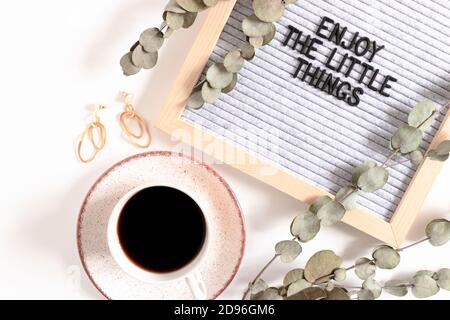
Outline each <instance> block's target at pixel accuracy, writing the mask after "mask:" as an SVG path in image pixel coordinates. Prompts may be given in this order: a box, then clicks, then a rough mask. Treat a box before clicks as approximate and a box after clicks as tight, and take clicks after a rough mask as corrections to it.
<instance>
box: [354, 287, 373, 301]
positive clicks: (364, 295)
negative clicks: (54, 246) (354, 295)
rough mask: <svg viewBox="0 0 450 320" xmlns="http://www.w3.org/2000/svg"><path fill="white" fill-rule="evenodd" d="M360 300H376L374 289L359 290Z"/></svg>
mask: <svg viewBox="0 0 450 320" xmlns="http://www.w3.org/2000/svg"><path fill="white" fill-rule="evenodd" d="M358 300H375V295H374V294H373V292H372V291H370V290H367V289H363V290H361V291H359V292H358Z"/></svg>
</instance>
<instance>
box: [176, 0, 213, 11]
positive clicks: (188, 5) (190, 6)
mask: <svg viewBox="0 0 450 320" xmlns="http://www.w3.org/2000/svg"><path fill="white" fill-rule="evenodd" d="M177 4H178V5H179V6H180V7H182V8H183V9H184V10H186V11H189V12H200V11H203V10H205V9H206V8H208V7H207V6H206V5H205V3H204V2H203V0H177Z"/></svg>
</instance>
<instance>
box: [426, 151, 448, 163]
mask: <svg viewBox="0 0 450 320" xmlns="http://www.w3.org/2000/svg"><path fill="white" fill-rule="evenodd" d="M427 156H428V157H429V158H430V159H431V160H434V161H440V162H445V161H447V160H448V158H449V157H450V155H448V154H447V155H440V154H438V153H437V151H436V150H432V151H430V152H429V153H428V154H427Z"/></svg>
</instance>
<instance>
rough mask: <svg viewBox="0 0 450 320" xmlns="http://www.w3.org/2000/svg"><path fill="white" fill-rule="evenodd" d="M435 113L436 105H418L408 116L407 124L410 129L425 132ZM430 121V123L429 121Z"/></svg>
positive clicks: (432, 103) (428, 102) (430, 102)
mask: <svg viewBox="0 0 450 320" xmlns="http://www.w3.org/2000/svg"><path fill="white" fill-rule="evenodd" d="M435 113H436V105H435V104H434V102H432V101H422V102H420V103H418V104H417V105H416V106H415V107H414V109H413V110H412V111H411V112H410V114H409V116H408V124H409V125H410V126H411V127H415V128H419V127H420V128H419V129H421V130H423V131H425V130H427V129H428V128H429V127H430V126H431V124H432V123H433V120H434V117H433V115H434V114H435ZM430 120H431V121H430Z"/></svg>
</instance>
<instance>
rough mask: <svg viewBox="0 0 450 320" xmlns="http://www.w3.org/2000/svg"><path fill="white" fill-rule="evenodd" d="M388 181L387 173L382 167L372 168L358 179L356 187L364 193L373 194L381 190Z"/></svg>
mask: <svg viewBox="0 0 450 320" xmlns="http://www.w3.org/2000/svg"><path fill="white" fill-rule="evenodd" d="M388 180H389V171H388V170H387V169H386V168H384V167H379V166H378V167H374V168H371V169H369V170H367V171H366V172H364V173H363V174H361V176H360V177H359V179H358V187H359V188H361V190H362V191H364V192H369V193H372V192H375V191H377V190H379V189H381V188H383V187H384V186H385V185H386V183H387V181H388Z"/></svg>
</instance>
